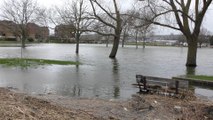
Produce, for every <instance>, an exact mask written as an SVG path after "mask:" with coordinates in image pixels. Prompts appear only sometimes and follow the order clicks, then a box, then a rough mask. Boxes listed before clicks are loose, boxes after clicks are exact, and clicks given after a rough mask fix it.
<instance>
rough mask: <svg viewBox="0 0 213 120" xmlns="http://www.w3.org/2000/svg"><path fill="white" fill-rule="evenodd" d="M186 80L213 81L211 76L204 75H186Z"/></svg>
mask: <svg viewBox="0 0 213 120" xmlns="http://www.w3.org/2000/svg"><path fill="white" fill-rule="evenodd" d="M187 78H192V79H198V80H208V81H213V76H206V75H188V76H187Z"/></svg>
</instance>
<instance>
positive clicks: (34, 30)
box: [27, 23, 49, 40]
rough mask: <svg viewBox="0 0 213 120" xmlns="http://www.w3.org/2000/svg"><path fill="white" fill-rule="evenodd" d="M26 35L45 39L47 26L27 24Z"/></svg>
mask: <svg viewBox="0 0 213 120" xmlns="http://www.w3.org/2000/svg"><path fill="white" fill-rule="evenodd" d="M27 31H28V37H29V38H32V39H36V40H46V39H47V38H48V37H49V29H48V27H41V26H39V25H37V24H35V23H28V24H27Z"/></svg>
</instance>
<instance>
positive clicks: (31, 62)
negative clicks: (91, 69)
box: [0, 58, 80, 67]
mask: <svg viewBox="0 0 213 120" xmlns="http://www.w3.org/2000/svg"><path fill="white" fill-rule="evenodd" d="M0 64H2V65H6V66H20V67H30V66H38V65H79V64H80V63H79V62H73V61H61V60H47V59H31V58H22V59H21V58H0Z"/></svg>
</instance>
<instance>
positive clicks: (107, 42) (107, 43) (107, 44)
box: [106, 36, 109, 47]
mask: <svg viewBox="0 0 213 120" xmlns="http://www.w3.org/2000/svg"><path fill="white" fill-rule="evenodd" d="M106 39H107V40H106V47H108V46H109V36H107V37H106Z"/></svg>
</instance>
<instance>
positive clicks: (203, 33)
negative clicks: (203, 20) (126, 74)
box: [198, 28, 211, 48]
mask: <svg viewBox="0 0 213 120" xmlns="http://www.w3.org/2000/svg"><path fill="white" fill-rule="evenodd" d="M210 34H211V33H210V31H208V30H207V29H206V28H201V30H200V35H199V37H198V44H199V47H200V48H201V47H202V45H203V44H204V43H205V44H206V45H207V44H208V43H209V42H210V41H209V40H210Z"/></svg>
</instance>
